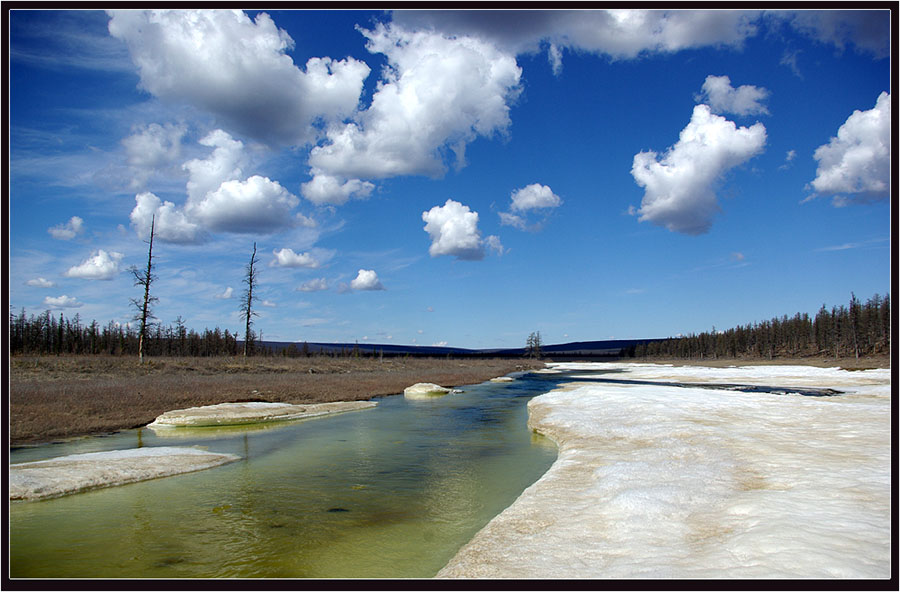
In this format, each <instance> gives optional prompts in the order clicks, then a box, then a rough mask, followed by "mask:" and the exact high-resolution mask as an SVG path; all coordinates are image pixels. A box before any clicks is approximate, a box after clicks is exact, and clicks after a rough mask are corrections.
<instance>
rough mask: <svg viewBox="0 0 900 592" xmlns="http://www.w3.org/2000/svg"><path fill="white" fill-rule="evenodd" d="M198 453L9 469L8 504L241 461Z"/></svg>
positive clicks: (66, 459)
mask: <svg viewBox="0 0 900 592" xmlns="http://www.w3.org/2000/svg"><path fill="white" fill-rule="evenodd" d="M239 458H240V457H238V456H235V455H233V454H218V453H214V452H207V451H204V450H198V449H196V448H178V447H171V446H160V447H153V448H134V449H130V450H113V451H108V452H90V453H86V454H73V455H70V456H60V457H58V458H53V459H50V460H42V461H37V462H29V463H20V464H14V465H10V466H9V499H10V500H38V499H44V498H50V497H60V496H63V495H69V494H72V493H79V492H82V491H87V490H90V489H98V488H101V487H111V486H114V485H124V484H126V483H134V482H136V481H145V480H147V479H156V478H158V477H168V476H171V475H178V474H181V473H188V472H192V471H199V470H202V469H209V468H212V467H216V466H219V465H222V464H225V463H229V462H233V461H235V460H238V459H239Z"/></svg>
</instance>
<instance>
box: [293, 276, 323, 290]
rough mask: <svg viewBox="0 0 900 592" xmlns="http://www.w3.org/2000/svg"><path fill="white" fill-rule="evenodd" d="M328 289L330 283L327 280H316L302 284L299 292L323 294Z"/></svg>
mask: <svg viewBox="0 0 900 592" xmlns="http://www.w3.org/2000/svg"><path fill="white" fill-rule="evenodd" d="M327 289H328V282H327V281H325V278H316V279H312V280H307V281H305V282H303V283H302V284H300V287H298V288H297V291H298V292H322V291H324V290H327Z"/></svg>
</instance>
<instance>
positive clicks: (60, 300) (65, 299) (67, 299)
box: [44, 294, 84, 308]
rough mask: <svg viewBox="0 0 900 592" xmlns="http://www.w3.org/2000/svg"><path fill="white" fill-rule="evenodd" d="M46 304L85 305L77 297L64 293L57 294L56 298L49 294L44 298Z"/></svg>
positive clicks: (64, 306)
mask: <svg viewBox="0 0 900 592" xmlns="http://www.w3.org/2000/svg"><path fill="white" fill-rule="evenodd" d="M44 306H46V307H47V308H79V307H81V306H84V305H83V304H82V303H81V302H78V300H77V299H75V298H72V297H71V296H66V295H65V294H63V295H62V296H57V297H55V298H54V297H53V296H47V297H46V298H44Z"/></svg>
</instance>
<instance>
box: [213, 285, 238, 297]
mask: <svg viewBox="0 0 900 592" xmlns="http://www.w3.org/2000/svg"><path fill="white" fill-rule="evenodd" d="M232 294H234V288H232V287H231V286H228V287H227V288H225V291H224V292H222V293H221V294H218V295H217V296H216V298H219V299H220V300H228V299H229V298H231V295H232Z"/></svg>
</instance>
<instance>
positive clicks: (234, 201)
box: [188, 175, 300, 233]
mask: <svg viewBox="0 0 900 592" xmlns="http://www.w3.org/2000/svg"><path fill="white" fill-rule="evenodd" d="M299 202H300V200H299V199H298V198H297V196H295V195H294V194H292V193H291V192H289V191H288V190H287V189H285V188H284V187H282V186H281V185H280V184H279V183H278V182H277V181H272V180H270V179H269V178H268V177H260V176H259V175H253V176H252V177H250V178H249V179H247V180H246V181H237V180H233V181H225V182H224V183H222V184H221V185H220V186H219V188H218V189H216V190H215V191H212V192H210V193H208V194H206V197H204V198H203V199H202V200H200V201H199V202H188V205H189V207H190V209H189V212H190V214H191V216H193V217H196V218H197V219H198V220H199V221H201V222H202V223H203V225H204V226H205V227H207V228H209V229H210V230H217V231H224V232H235V233H270V232H274V231H276V230H280V229H283V228H290V227H293V226H295V225H297V223H298V222H297V219H295V218H293V217H292V216H291V210H292V209H293V208H294V207H295V206H296V205H297V204H298V203H299Z"/></svg>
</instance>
